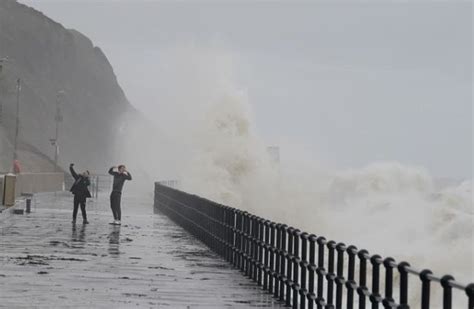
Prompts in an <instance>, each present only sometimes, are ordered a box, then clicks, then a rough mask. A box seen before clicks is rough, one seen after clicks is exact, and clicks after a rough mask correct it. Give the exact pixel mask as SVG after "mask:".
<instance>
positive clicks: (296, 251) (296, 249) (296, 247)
mask: <svg viewBox="0 0 474 309" xmlns="http://www.w3.org/2000/svg"><path fill="white" fill-rule="evenodd" d="M300 237H301V231H300V230H298V229H296V230H294V231H293V284H292V290H293V309H298V300H299V296H300V295H299V294H300V290H301V284H300V278H299V269H300V263H301V258H300Z"/></svg>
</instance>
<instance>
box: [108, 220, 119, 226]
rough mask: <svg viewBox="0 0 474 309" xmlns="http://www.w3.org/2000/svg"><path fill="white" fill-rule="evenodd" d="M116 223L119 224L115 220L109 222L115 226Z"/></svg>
mask: <svg viewBox="0 0 474 309" xmlns="http://www.w3.org/2000/svg"><path fill="white" fill-rule="evenodd" d="M116 222H117V220H114V221H112V222H109V224H112V225H115V223H116Z"/></svg>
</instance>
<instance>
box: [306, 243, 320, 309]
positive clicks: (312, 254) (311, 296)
mask: <svg viewBox="0 0 474 309" xmlns="http://www.w3.org/2000/svg"><path fill="white" fill-rule="evenodd" d="M317 239H318V238H317V237H316V235H314V234H311V235H310V236H309V267H308V271H309V276H308V277H309V278H308V281H309V286H308V309H313V308H314V303H315V301H316V294H315V292H314V281H315V275H316V268H317V266H316V241H317Z"/></svg>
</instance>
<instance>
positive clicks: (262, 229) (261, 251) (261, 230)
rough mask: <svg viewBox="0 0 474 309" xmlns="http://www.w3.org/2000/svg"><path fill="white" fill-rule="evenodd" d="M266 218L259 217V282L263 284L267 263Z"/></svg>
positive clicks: (260, 284)
mask: <svg viewBox="0 0 474 309" xmlns="http://www.w3.org/2000/svg"><path fill="white" fill-rule="evenodd" d="M264 241H265V220H264V219H262V218H259V219H258V252H257V256H258V258H257V259H258V261H257V263H258V264H257V284H258V285H259V286H262V284H263V272H264V268H265V265H264V264H263V261H264V252H265V251H264V250H265V242H264Z"/></svg>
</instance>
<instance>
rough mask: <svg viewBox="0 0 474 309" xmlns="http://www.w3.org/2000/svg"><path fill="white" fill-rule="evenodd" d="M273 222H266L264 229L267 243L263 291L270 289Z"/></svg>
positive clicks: (264, 249) (264, 258)
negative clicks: (271, 225)
mask: <svg viewBox="0 0 474 309" xmlns="http://www.w3.org/2000/svg"><path fill="white" fill-rule="evenodd" d="M270 224H271V222H270V221H268V220H266V221H265V223H264V229H265V242H264V245H263V263H264V268H263V289H264V290H267V291H268V290H269V288H268V281H269V280H268V279H269V277H270V276H271V271H272V268H271V266H270V254H271V253H270V248H271V245H270V234H271V230H270V229H271V227H270Z"/></svg>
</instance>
